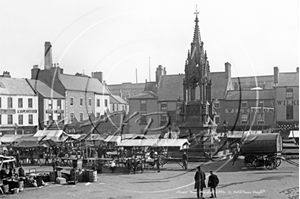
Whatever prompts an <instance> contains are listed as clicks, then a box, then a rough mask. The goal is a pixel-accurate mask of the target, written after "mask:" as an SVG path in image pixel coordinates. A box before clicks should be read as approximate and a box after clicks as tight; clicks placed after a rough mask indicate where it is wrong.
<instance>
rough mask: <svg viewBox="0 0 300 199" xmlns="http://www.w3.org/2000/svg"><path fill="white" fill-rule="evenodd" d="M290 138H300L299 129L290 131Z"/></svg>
mask: <svg viewBox="0 0 300 199" xmlns="http://www.w3.org/2000/svg"><path fill="white" fill-rule="evenodd" d="M289 138H299V131H293V130H291V131H290V135H289Z"/></svg>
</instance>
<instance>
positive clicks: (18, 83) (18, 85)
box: [0, 77, 36, 96]
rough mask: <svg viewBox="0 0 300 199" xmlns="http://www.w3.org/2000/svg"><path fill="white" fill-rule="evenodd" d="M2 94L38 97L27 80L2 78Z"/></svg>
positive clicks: (0, 89)
mask: <svg viewBox="0 0 300 199" xmlns="http://www.w3.org/2000/svg"><path fill="white" fill-rule="evenodd" d="M0 94H9V95H26V96H32V95H36V94H35V92H34V90H33V89H32V88H31V86H30V85H29V84H28V82H27V81H26V80H25V79H21V78H9V77H0Z"/></svg>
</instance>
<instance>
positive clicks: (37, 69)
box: [31, 65, 40, 79]
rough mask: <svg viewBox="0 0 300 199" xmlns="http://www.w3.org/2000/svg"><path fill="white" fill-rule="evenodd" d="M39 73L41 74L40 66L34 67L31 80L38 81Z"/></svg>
mask: <svg viewBox="0 0 300 199" xmlns="http://www.w3.org/2000/svg"><path fill="white" fill-rule="evenodd" d="M39 72H40V69H39V66H38V65H33V68H32V69H31V79H38V76H39Z"/></svg>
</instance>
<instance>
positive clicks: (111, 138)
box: [104, 135, 121, 144]
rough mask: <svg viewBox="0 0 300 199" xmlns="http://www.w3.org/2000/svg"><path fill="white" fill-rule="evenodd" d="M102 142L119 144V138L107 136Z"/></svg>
mask: <svg viewBox="0 0 300 199" xmlns="http://www.w3.org/2000/svg"><path fill="white" fill-rule="evenodd" d="M104 142H114V143H117V144H120V142H121V136H117V135H115V136H114V135H109V136H108V137H107V138H105V140H104Z"/></svg>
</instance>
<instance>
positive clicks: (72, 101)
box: [70, 97, 74, 106]
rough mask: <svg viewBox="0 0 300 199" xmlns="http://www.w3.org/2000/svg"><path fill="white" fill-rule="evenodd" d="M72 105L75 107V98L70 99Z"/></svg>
mask: <svg viewBox="0 0 300 199" xmlns="http://www.w3.org/2000/svg"><path fill="white" fill-rule="evenodd" d="M70 105H71V106H73V105H74V98H73V97H71V98H70Z"/></svg>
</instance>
